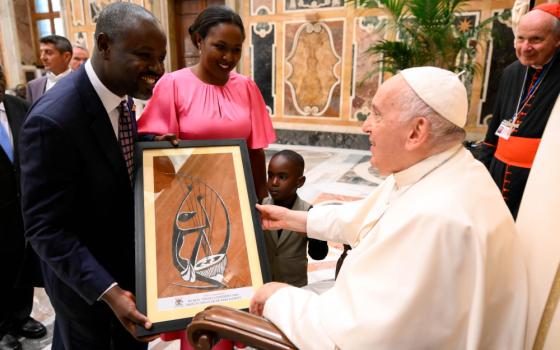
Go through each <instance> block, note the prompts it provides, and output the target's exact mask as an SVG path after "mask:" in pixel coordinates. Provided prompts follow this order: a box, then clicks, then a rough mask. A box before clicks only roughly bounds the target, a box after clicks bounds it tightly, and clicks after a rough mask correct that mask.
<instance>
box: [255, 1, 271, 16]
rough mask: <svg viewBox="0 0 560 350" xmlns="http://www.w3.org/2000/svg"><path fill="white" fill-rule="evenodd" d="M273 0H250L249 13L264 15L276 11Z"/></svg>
mask: <svg viewBox="0 0 560 350" xmlns="http://www.w3.org/2000/svg"><path fill="white" fill-rule="evenodd" d="M275 10H276V1H275V0H251V15H252V16H256V15H258V16H264V15H272V14H274V13H275V12H276V11H275Z"/></svg>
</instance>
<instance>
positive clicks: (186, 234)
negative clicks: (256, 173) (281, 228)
mask: <svg viewBox="0 0 560 350" xmlns="http://www.w3.org/2000/svg"><path fill="white" fill-rule="evenodd" d="M136 150H137V154H136V156H137V157H136V165H137V171H136V183H135V216H136V303H137V307H138V310H140V311H141V312H142V313H144V314H145V315H146V316H148V318H149V319H150V321H151V322H152V323H153V327H152V328H151V329H150V330H149V331H148V330H146V329H143V328H142V327H137V334H138V335H139V336H143V335H149V334H156V333H161V332H167V331H174V330H183V329H185V327H186V326H187V325H188V324H189V322H190V319H191V318H192V317H193V316H194V315H196V314H197V313H198V312H199V311H202V310H203V309H204V308H205V307H207V306H209V305H216V304H218V305H225V306H229V307H233V308H236V309H247V308H248V307H249V302H250V299H251V297H252V296H253V294H254V292H255V291H256V289H257V288H259V287H260V286H262V285H263V284H264V283H266V282H268V281H269V280H270V277H269V269H268V265H267V260H266V255H265V254H266V253H265V248H264V241H263V235H262V230H261V227H260V220H259V217H258V214H257V211H256V208H255V203H256V195H255V189H254V185H253V179H252V175H251V165H250V162H249V153H248V150H247V146H246V145H245V141H244V140H205V141H181V142H180V143H179V146H178V147H173V146H171V144H170V143H169V142H167V141H165V142H141V143H138V144H136Z"/></svg>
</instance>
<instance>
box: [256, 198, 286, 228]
mask: <svg viewBox="0 0 560 350" xmlns="http://www.w3.org/2000/svg"><path fill="white" fill-rule="evenodd" d="M257 209H258V210H259V212H260V213H261V225H262V228H263V230H278V229H282V228H284V227H286V221H285V219H286V216H287V215H288V213H289V212H290V211H289V210H288V209H286V208H284V207H280V206H277V205H262V204H257Z"/></svg>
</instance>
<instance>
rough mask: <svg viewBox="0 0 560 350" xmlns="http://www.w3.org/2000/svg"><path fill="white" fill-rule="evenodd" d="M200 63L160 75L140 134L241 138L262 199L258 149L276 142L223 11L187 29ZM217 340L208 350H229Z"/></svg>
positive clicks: (238, 27) (236, 32)
mask: <svg viewBox="0 0 560 350" xmlns="http://www.w3.org/2000/svg"><path fill="white" fill-rule="evenodd" d="M189 34H190V35H191V40H192V42H193V44H194V45H195V47H197V48H198V49H199V52H200V62H199V63H198V64H197V65H195V66H193V67H190V68H184V69H181V70H178V71H176V72H173V73H169V74H166V75H164V76H163V77H162V78H161V79H160V80H159V81H158V83H157V85H156V87H155V89H154V94H153V96H152V98H151V100H150V101H149V102H148V105H147V106H146V108H145V109H144V111H143V113H142V117H141V118H140V119H139V120H138V131H139V133H140V134H154V135H159V136H156V140H161V139H169V138H170V136H172V135H175V136H176V137H177V138H178V139H180V140H204V139H231V138H238V139H244V140H246V142H247V147H248V148H249V157H250V160H251V170H252V173H253V180H254V182H255V189H256V192H257V197H258V199H259V201H260V200H262V199H263V198H265V197H266V196H267V190H266V170H265V156H264V148H265V147H267V146H268V145H269V144H270V143H272V142H274V141H275V139H276V134H275V133H274V129H273V127H272V122H271V121H270V117H269V115H268V112H267V110H266V106H265V104H264V100H263V98H262V95H261V93H260V90H259V88H258V87H257V85H256V84H255V83H254V82H253V81H252V80H250V79H249V78H247V77H245V76H243V75H240V74H237V73H235V72H233V71H232V70H233V69H234V68H235V66H236V65H237V63H238V62H239V59H240V58H241V48H242V45H243V41H244V39H245V30H244V29H243V22H242V21H241V17H239V15H238V14H236V13H235V12H233V11H232V10H231V9H229V8H228V7H225V6H212V7H208V8H207V9H205V10H204V11H202V12H201V13H200V14H199V15H198V17H197V18H196V20H195V21H194V23H193V24H192V25H191V26H190V28H189ZM179 338H180V339H181V350H184V349H192V348H191V347H190V345H189V344H188V341H187V340H186V337H185V332H173V333H165V334H163V335H162V339H164V340H173V339H179ZM231 348H232V343H231V342H230V341H224V340H222V341H221V342H220V343H218V344H217V345H216V346H215V347H214V349H220V350H222V349H231Z"/></svg>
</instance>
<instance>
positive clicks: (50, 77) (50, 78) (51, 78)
mask: <svg viewBox="0 0 560 350" xmlns="http://www.w3.org/2000/svg"><path fill="white" fill-rule="evenodd" d="M70 73H72V69H70V68H68V70H66V71H64V72H62V73H60V74H59V75H55V74H54V73H53V72H47V84H46V85H45V92H46V91H49V89H50V88H52V87H53V86H55V84H56V83H58V82H59V81H60V80H61V79H62V78H64V77H66V76H67V75H68V74H70Z"/></svg>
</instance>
